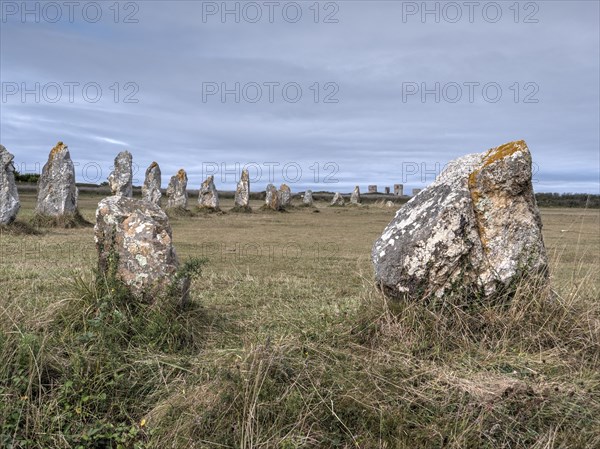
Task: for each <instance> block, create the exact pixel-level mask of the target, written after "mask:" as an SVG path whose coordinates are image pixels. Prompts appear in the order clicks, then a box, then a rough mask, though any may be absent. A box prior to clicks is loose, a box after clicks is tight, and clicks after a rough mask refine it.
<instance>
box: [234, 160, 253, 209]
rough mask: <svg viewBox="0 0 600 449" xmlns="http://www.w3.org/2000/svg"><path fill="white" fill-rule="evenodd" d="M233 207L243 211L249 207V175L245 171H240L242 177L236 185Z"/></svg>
mask: <svg viewBox="0 0 600 449" xmlns="http://www.w3.org/2000/svg"><path fill="white" fill-rule="evenodd" d="M234 206H235V207H239V208H245V209H246V208H249V207H250V175H249V174H248V170H247V169H243V170H242V176H241V177H240V180H239V182H238V184H237V188H236V190H235V202H234Z"/></svg>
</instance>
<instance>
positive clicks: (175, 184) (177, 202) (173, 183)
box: [166, 168, 188, 209]
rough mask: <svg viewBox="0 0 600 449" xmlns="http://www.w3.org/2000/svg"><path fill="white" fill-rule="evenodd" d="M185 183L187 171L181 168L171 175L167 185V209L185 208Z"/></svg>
mask: <svg viewBox="0 0 600 449" xmlns="http://www.w3.org/2000/svg"><path fill="white" fill-rule="evenodd" d="M187 183H188V177H187V173H186V172H185V170H184V169H183V168H182V169H180V170H179V171H178V172H177V174H176V175H174V176H171V180H170V181H169V186H168V187H167V207H166V208H167V209H176V208H181V209H186V208H187V203H188V194H187Z"/></svg>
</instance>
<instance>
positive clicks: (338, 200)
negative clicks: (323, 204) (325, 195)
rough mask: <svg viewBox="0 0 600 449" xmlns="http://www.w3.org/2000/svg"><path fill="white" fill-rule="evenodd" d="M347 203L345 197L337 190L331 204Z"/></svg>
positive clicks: (341, 204)
mask: <svg viewBox="0 0 600 449" xmlns="http://www.w3.org/2000/svg"><path fill="white" fill-rule="evenodd" d="M345 204H346V201H345V200H344V197H343V196H342V194H341V193H340V192H335V195H333V199H332V200H331V206H343V205H345Z"/></svg>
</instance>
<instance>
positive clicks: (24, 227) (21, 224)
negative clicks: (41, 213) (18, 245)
mask: <svg viewBox="0 0 600 449" xmlns="http://www.w3.org/2000/svg"><path fill="white" fill-rule="evenodd" d="M0 234H6V235H10V236H25V235H41V234H42V233H41V232H40V230H39V229H37V228H35V227H33V226H31V225H30V224H29V223H27V222H25V221H20V220H15V221H13V222H12V223H10V224H6V225H0Z"/></svg>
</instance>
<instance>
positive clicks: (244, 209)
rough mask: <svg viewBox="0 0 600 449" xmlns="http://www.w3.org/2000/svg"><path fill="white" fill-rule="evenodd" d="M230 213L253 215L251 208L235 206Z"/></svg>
mask: <svg viewBox="0 0 600 449" xmlns="http://www.w3.org/2000/svg"><path fill="white" fill-rule="evenodd" d="M229 212H232V213H234V214H251V213H252V208H251V207H250V206H245V207H244V206H237V205H235V206H233V207H232V208H231V209H229Z"/></svg>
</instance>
